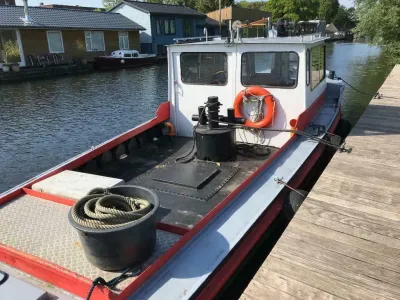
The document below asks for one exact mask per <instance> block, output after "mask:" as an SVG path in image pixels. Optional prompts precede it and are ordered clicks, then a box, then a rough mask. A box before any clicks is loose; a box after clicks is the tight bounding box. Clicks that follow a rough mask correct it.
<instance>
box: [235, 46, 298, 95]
mask: <svg viewBox="0 0 400 300" xmlns="http://www.w3.org/2000/svg"><path fill="white" fill-rule="evenodd" d="M298 68H299V56H298V54H297V53H295V52H247V53H243V55H242V70H241V80H242V84H243V85H244V86H251V85H260V86H270V87H287V88H295V87H296V86H297V76H298Z"/></svg>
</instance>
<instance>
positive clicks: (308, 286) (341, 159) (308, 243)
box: [241, 65, 400, 300]
mask: <svg viewBox="0 0 400 300" xmlns="http://www.w3.org/2000/svg"><path fill="white" fill-rule="evenodd" d="M380 93H382V94H383V97H382V99H374V100H372V101H371V103H370V105H369V106H368V108H367V109H366V111H365V112H364V114H363V116H362V117H361V119H360V120H359V122H358V123H357V125H356V126H355V127H354V128H353V130H352V132H351V134H350V136H349V137H348V139H347V147H352V148H353V152H352V153H350V154H346V153H336V154H335V156H334V158H333V159H332V161H331V163H330V164H329V166H328V167H327V169H326V170H325V171H324V173H323V175H322V176H321V177H320V179H319V180H318V182H317V184H316V185H315V186H314V188H313V190H312V191H311V193H310V194H309V196H308V198H307V199H306V200H305V201H304V203H303V205H302V206H301V208H300V210H299V211H298V213H297V214H296V215H295V217H294V219H293V220H292V221H291V223H290V224H289V226H288V227H287V229H286V230H285V232H284V234H283V235H282V237H281V238H280V240H279V241H278V243H277V244H276V245H275V247H274V249H273V250H272V252H271V253H270V255H269V256H268V258H267V259H266V260H265V261H264V263H263V265H262V266H261V268H260V269H259V270H258V272H257V274H256V275H255V276H254V278H253V280H252V281H251V283H250V284H249V286H248V287H247V289H246V290H245V292H244V293H243V295H242V296H241V299H242V300H244V299H248V300H250V299H274V300H275V299H277V300H286V299H330V300H334V299H360V300H372V299H374V300H376V299H400V65H398V66H396V67H395V68H394V69H393V71H392V73H391V74H390V75H389V77H388V78H387V79H386V82H385V83H384V84H383V86H382V88H381V89H380Z"/></svg>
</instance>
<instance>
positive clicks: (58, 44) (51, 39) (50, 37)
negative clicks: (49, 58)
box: [47, 31, 64, 53]
mask: <svg viewBox="0 0 400 300" xmlns="http://www.w3.org/2000/svg"><path fill="white" fill-rule="evenodd" d="M47 43H48V44H49V52H50V53H64V43H63V38H62V34H61V31H47Z"/></svg>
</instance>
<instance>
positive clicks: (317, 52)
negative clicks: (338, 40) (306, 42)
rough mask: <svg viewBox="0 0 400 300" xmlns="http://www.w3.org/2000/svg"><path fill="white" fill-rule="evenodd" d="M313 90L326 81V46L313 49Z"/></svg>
mask: <svg viewBox="0 0 400 300" xmlns="http://www.w3.org/2000/svg"><path fill="white" fill-rule="evenodd" d="M311 62H312V72H311V89H314V88H315V87H317V86H318V85H319V83H320V82H321V81H323V80H324V79H325V45H324V46H319V47H315V48H312V49H311Z"/></svg>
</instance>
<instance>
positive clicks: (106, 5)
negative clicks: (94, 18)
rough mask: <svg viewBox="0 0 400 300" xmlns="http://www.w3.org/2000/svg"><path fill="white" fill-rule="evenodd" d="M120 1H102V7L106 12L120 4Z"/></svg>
mask: <svg viewBox="0 0 400 300" xmlns="http://www.w3.org/2000/svg"><path fill="white" fill-rule="evenodd" d="M121 1H122V0H103V6H104V8H105V9H106V10H109V9H111V8H113V7H114V6H115V5H117V4H118V3H120V2H121Z"/></svg>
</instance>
